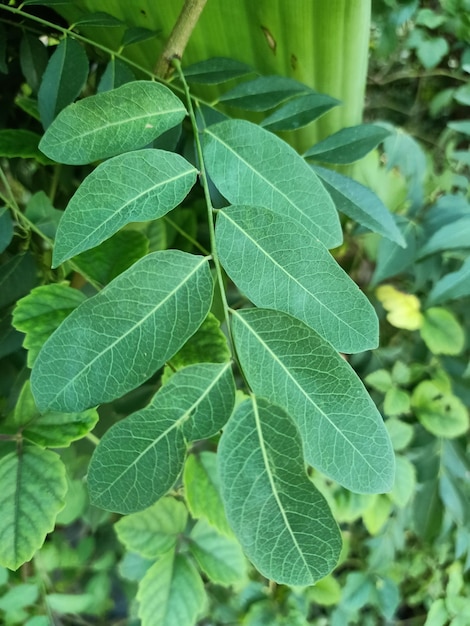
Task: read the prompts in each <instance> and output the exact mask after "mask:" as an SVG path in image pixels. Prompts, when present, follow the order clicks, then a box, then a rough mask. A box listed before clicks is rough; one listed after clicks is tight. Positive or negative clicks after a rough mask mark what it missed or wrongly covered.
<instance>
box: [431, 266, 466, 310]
mask: <svg viewBox="0 0 470 626" xmlns="http://www.w3.org/2000/svg"><path fill="white" fill-rule="evenodd" d="M469 295H470V257H467V258H466V259H465V261H464V262H463V264H462V267H461V268H460V269H458V270H457V271H456V272H451V273H449V274H446V275H445V276H443V277H442V278H441V279H440V280H438V281H437V283H436V284H435V285H434V287H433V288H432V290H431V293H430V294H429V297H428V304H442V303H443V302H448V301H449V300H457V299H459V298H464V297H465V296H469Z"/></svg>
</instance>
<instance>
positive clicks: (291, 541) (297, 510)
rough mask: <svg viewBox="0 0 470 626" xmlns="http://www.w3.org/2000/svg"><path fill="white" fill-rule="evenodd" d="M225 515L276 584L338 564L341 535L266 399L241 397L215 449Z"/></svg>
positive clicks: (287, 423)
mask: <svg viewBox="0 0 470 626" xmlns="http://www.w3.org/2000/svg"><path fill="white" fill-rule="evenodd" d="M217 456H218V461H219V470H220V476H221V481H222V497H223V500H224V503H225V508H226V511H227V517H228V520H229V523H230V525H231V527H232V528H233V530H234V532H235V534H236V536H237V538H238V540H239V541H240V543H241V545H242V547H243V550H244V551H245V553H246V555H247V556H248V558H249V559H250V560H251V561H252V562H253V564H254V565H255V567H256V568H257V569H258V571H259V572H260V573H261V574H262V575H263V576H265V577H266V578H269V579H270V580H274V581H276V582H278V583H282V584H288V585H311V584H313V583H314V582H315V581H316V580H318V579H320V578H322V577H323V576H326V575H327V574H328V573H329V572H330V571H331V570H332V569H333V567H334V566H335V565H336V562H337V560H338V557H339V553H340V550H341V536H340V533H339V530H338V527H337V526H336V522H335V521H334V519H333V517H332V515H331V513H330V510H329V509H328V505H327V503H326V501H325V500H324V498H323V496H322V495H321V494H320V492H318V491H317V490H316V488H315V487H314V486H313V484H312V483H311V482H310V480H309V479H308V478H307V475H306V473H305V467H304V461H303V457H302V442H301V440H300V437H299V434H298V431H297V429H296V427H295V424H294V423H293V421H292V420H291V419H290V418H289V416H288V415H287V414H286V413H284V411H282V410H281V409H280V408H278V407H276V406H274V405H271V404H269V403H268V402H267V401H266V400H262V399H261V400H255V398H254V397H252V398H251V399H250V400H245V401H244V402H242V404H240V405H239V406H238V407H237V409H236V410H235V412H234V414H233V416H232V417H231V418H230V421H229V423H228V425H227V427H226V428H225V430H224V433H223V435H222V438H221V440H220V444H219V450H218V455H217Z"/></svg>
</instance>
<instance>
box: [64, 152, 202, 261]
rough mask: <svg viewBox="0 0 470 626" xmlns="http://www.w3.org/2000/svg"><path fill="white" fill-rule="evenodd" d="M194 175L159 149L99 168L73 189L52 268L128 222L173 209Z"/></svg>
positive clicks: (188, 166) (185, 164) (115, 159)
mask: <svg viewBox="0 0 470 626" xmlns="http://www.w3.org/2000/svg"><path fill="white" fill-rule="evenodd" d="M196 174H197V170H196V168H195V167H193V166H192V165H191V164H190V163H188V161H186V159H184V158H183V157H181V156H180V155H179V154H174V153H172V152H165V151H164V150H154V149H148V150H137V151H135V152H126V154H121V155H119V156H116V157H113V158H112V159H108V160H107V161H105V162H104V163H101V164H100V165H99V166H98V167H97V168H96V169H95V170H93V172H92V173H91V174H89V175H88V176H87V177H86V178H85V180H84V181H83V182H82V184H81V185H80V187H79V188H78V189H77V191H76V192H75V194H74V195H73V196H72V199H71V200H70V202H69V203H68V205H67V208H66V209H65V213H64V214H63V217H62V219H61V221H60V224H59V228H58V231H57V236H56V240H55V245H54V254H53V256H52V267H57V266H58V265H60V264H61V263H63V262H64V261H66V260H67V259H70V258H71V257H73V256H75V255H76V254H78V253H80V252H83V251H84V250H89V249H90V248H94V247H95V246H97V245H98V244H100V243H101V242H102V241H104V240H105V239H108V238H109V237H110V236H111V235H113V234H114V233H115V232H117V231H118V230H119V229H120V228H122V226H125V225H126V224H129V223H130V222H146V221H148V220H151V219H155V218H158V217H162V216H163V215H165V214H166V213H168V211H171V209H173V208H175V206H177V205H178V204H179V203H180V202H181V201H182V200H183V199H184V198H185V197H186V196H187V194H188V193H189V190H190V189H191V187H192V186H193V185H194V183H195V181H196Z"/></svg>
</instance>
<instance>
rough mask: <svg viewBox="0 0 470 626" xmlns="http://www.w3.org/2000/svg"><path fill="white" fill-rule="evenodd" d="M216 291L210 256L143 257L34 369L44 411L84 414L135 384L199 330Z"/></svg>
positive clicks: (67, 327)
mask: <svg viewBox="0 0 470 626" xmlns="http://www.w3.org/2000/svg"><path fill="white" fill-rule="evenodd" d="M212 291H213V282H212V276H211V273H210V270H209V266H208V258H204V257H200V256H196V255H191V254H187V253H185V252H180V251H179V250H164V251H162V252H154V253H152V254H149V255H147V256H146V257H144V258H143V259H140V260H139V261H137V263H135V264H134V265H133V266H132V267H130V268H129V269H128V270H126V271H125V272H123V273H122V274H120V275H119V276H118V277H117V278H115V279H114V280H113V281H112V282H111V283H109V285H107V286H106V287H105V288H104V289H103V290H102V291H100V292H99V293H98V294H97V295H95V296H93V297H92V298H89V299H88V300H86V301H85V302H83V304H81V305H80V306H79V307H78V309H76V310H75V311H74V312H73V313H72V314H71V315H70V316H69V317H68V318H67V319H66V320H64V322H63V323H62V325H61V326H60V328H58V329H57V331H56V332H55V333H54V334H53V335H52V336H51V337H50V338H49V339H48V340H47V341H46V343H45V344H44V346H43V347H42V349H41V352H40V353H39V355H38V358H37V359H36V362H35V364H34V367H33V371H32V373H31V386H32V390H33V394H34V397H35V400H36V403H37V405H38V407H39V409H40V410H41V411H44V410H46V409H48V410H56V411H64V412H68V411H82V410H83V409H86V408H89V407H92V406H95V405H96V404H99V403H101V402H108V401H110V400H113V399H115V398H118V397H120V396H122V395H123V394H124V393H126V392H128V391H131V390H132V389H135V388H136V387H137V386H138V385H140V384H142V383H143V382H145V381H146V380H148V378H150V376H152V374H154V373H155V371H156V370H157V369H159V368H160V367H161V366H162V365H163V364H164V363H165V362H166V361H167V360H168V359H169V358H171V357H172V356H173V355H174V354H175V353H176V352H177V351H178V350H179V348H181V346H182V345H183V344H184V343H185V342H186V341H187V339H189V337H191V335H193V334H194V333H195V332H196V330H197V329H198V328H199V326H200V325H201V323H202V322H203V320H204V318H205V317H206V315H207V313H208V309H209V307H210V305H211V300H212ZM175 327H176V328H178V332H177V333H175ZM129 364H131V366H129Z"/></svg>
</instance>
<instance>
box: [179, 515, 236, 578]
mask: <svg viewBox="0 0 470 626" xmlns="http://www.w3.org/2000/svg"><path fill="white" fill-rule="evenodd" d="M189 539H190V544H189V548H190V550H191V553H192V554H193V556H194V558H195V559H196V561H197V562H198V565H199V567H200V568H201V569H202V571H203V572H204V573H205V574H206V575H207V576H208V578H209V579H210V580H211V581H212V582H214V583H216V584H218V585H233V584H235V583H239V582H241V581H243V580H244V579H245V578H246V569H247V567H246V566H247V563H246V560H245V557H244V555H243V552H242V549H241V548H240V544H239V543H238V541H236V540H235V539H233V538H230V537H226V536H224V535H220V534H219V533H218V532H217V531H216V530H215V529H214V528H212V526H209V524H208V523H207V522H205V521H203V520H201V521H199V522H197V524H196V525H195V526H194V528H193V529H192V530H191V533H190V535H189Z"/></svg>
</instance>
